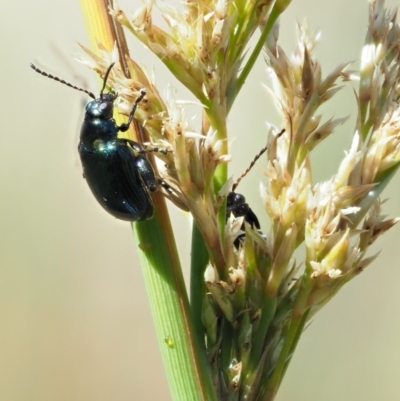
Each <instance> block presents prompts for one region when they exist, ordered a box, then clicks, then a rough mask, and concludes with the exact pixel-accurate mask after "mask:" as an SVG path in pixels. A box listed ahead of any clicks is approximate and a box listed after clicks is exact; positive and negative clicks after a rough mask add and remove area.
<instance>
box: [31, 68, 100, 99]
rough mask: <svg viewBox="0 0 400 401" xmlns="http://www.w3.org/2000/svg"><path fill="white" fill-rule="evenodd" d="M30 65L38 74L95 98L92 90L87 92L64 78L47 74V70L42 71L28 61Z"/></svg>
mask: <svg viewBox="0 0 400 401" xmlns="http://www.w3.org/2000/svg"><path fill="white" fill-rule="evenodd" d="M30 66H31V68H32V69H33V70H35V71H36V72H37V73H39V74H41V75H43V76H45V77H47V78H51V79H54V80H55V81H57V82H60V83H62V84H64V85H67V86H69V87H70V88H72V89H76V90H78V91H80V92H85V93H86V94H88V95H89V96H90V97H91V98H92V99H96V96H95V95H93V93H92V92H89V91H88V90H86V89H82V88H79V87H78V86H75V85H72V84H70V83H69V82H67V81H64V80H63V79H61V78H58V77H55V76H54V75H51V74H48V73H47V72H44V71H42V70H40V69H39V68H37V67H36V66H35V65H34V64H32V63H30Z"/></svg>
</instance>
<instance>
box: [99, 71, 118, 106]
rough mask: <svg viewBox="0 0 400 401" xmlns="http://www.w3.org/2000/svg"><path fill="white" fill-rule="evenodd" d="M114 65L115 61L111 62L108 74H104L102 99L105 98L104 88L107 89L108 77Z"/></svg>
mask: <svg viewBox="0 0 400 401" xmlns="http://www.w3.org/2000/svg"><path fill="white" fill-rule="evenodd" d="M114 65H115V63H111V64H110V66H109V67H108V68H107V71H106V75H104V80H103V87H102V88H101V91H100V99H103V92H104V89H106V85H107V79H108V76H109V75H110V72H111V69H112V68H113V67H114Z"/></svg>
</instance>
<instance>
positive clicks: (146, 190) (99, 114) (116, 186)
mask: <svg viewBox="0 0 400 401" xmlns="http://www.w3.org/2000/svg"><path fill="white" fill-rule="evenodd" d="M113 66H114V63H113V64H111V65H110V67H109V68H108V69H107V72H106V74H105V76H104V80H103V88H102V89H101V91H100V95H99V97H98V98H96V97H95V96H94V95H93V93H91V92H89V91H87V90H85V89H81V88H78V87H76V86H74V85H71V84H70V83H68V82H66V81H64V80H62V79H60V78H58V77H55V76H53V75H50V74H47V73H46V72H43V71H41V70H39V68H37V67H35V66H34V65H33V64H31V67H32V68H33V69H34V70H35V71H36V72H38V73H39V74H41V75H44V76H45V77H48V78H51V79H54V80H56V81H58V82H61V83H63V84H65V85H67V86H69V87H71V88H73V89H76V90H79V91H82V92H85V93H87V94H88V95H89V96H90V97H91V98H92V99H93V101H91V102H90V103H88V104H87V106H86V112H85V118H84V121H83V124H82V128H81V135H80V140H79V145H78V151H79V155H80V157H81V161H82V167H83V176H84V178H86V182H87V183H88V185H89V188H90V189H91V191H92V193H93V195H94V196H95V198H96V199H97V201H98V202H99V203H100V205H101V206H102V207H103V208H104V209H105V210H106V211H107V212H108V213H110V214H111V215H112V216H114V217H116V218H117V219H120V220H125V221H140V220H146V219H149V218H150V217H152V215H153V211H154V205H153V202H152V200H151V197H150V192H154V191H156V190H157V186H158V184H159V183H160V180H159V179H158V178H157V177H156V176H155V174H154V170H153V167H152V165H151V164H150V162H149V161H148V160H147V158H146V156H145V155H144V154H145V153H147V152H149V151H150V152H151V151H158V152H162V153H166V152H167V150H166V149H160V148H157V149H145V148H144V147H143V146H142V145H141V144H139V143H137V142H135V141H132V140H129V139H122V138H118V132H119V131H121V132H125V131H127V130H128V128H129V125H130V124H131V122H132V120H133V116H134V114H135V111H136V108H137V105H138V104H139V102H140V101H141V100H142V99H143V98H144V96H145V95H146V91H145V90H144V89H142V90H141V92H140V96H139V97H138V98H137V99H136V100H135V102H134V103H133V105H132V108H131V111H130V113H129V118H128V121H127V122H126V123H124V124H121V125H117V124H116V122H115V120H114V119H113V111H114V101H115V99H116V98H117V94H116V93H115V92H113V91H110V92H108V93H104V90H105V88H106V84H107V79H108V76H109V74H110V72H111V69H112V67H113Z"/></svg>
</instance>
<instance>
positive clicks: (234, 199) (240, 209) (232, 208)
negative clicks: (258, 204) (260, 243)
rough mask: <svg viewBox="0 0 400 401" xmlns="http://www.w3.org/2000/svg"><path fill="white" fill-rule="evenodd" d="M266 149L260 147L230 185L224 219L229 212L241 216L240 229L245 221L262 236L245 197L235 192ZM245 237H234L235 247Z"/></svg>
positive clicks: (256, 219)
mask: <svg viewBox="0 0 400 401" xmlns="http://www.w3.org/2000/svg"><path fill="white" fill-rule="evenodd" d="M284 132H285V130H284V129H283V130H282V131H281V132H279V134H278V137H280V136H281V135H282V134H283V133H284ZM266 150H267V146H265V147H264V148H262V149H261V151H260V152H259V153H258V154H257V155H256V156H255V157H254V159H253V160H252V162H251V163H250V165H249V167H248V168H247V169H246V170H245V172H244V173H243V174H242V175H241V176H240V177H239V178H238V179H237V180H236V182H235V183H234V184H233V185H232V191H231V192H229V194H228V196H227V198H226V220H228V218H229V216H230V214H231V213H232V214H233V216H234V217H243V224H242V225H241V227H240V229H241V230H242V231H244V230H245V225H244V224H245V222H246V223H247V224H249V225H250V226H251V228H253V229H256V230H258V231H259V233H260V234H261V235H262V236H263V237H265V236H264V234H263V233H262V232H261V231H260V228H261V226H260V222H259V221H258V218H257V216H256V214H255V213H254V212H253V211H252V210H251V208H250V206H249V204H248V203H247V202H246V198H245V197H244V196H243V195H242V194H238V193H236V192H235V190H236V188H237V187H238V185H239V183H240V181H241V180H242V178H244V177H245V176H246V175H247V173H248V172H249V171H250V170H251V169H252V167H253V166H254V164H255V163H256V161H257V160H258V159H259V158H260V157H261V156H262V155H263V154H264V153H265V151H266ZM244 239H245V234H240V235H238V236H237V237H236V238H235V241H234V242H233V244H234V245H235V247H236V248H238V247H239V244H240V243H241V242H242V241H243V240H244Z"/></svg>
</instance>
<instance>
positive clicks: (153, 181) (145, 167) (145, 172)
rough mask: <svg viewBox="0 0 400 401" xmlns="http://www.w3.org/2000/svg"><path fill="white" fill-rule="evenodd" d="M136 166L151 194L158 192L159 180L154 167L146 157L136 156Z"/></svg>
mask: <svg viewBox="0 0 400 401" xmlns="http://www.w3.org/2000/svg"><path fill="white" fill-rule="evenodd" d="M135 165H136V167H137V169H138V172H139V175H140V178H141V179H142V181H143V183H144V185H145V186H146V188H147V189H148V190H149V191H151V192H154V191H156V190H157V184H158V180H157V178H156V176H155V174H154V170H153V167H152V166H151V164H150V162H149V161H148V160H147V159H146V157H145V156H141V155H138V156H136V159H135Z"/></svg>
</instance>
